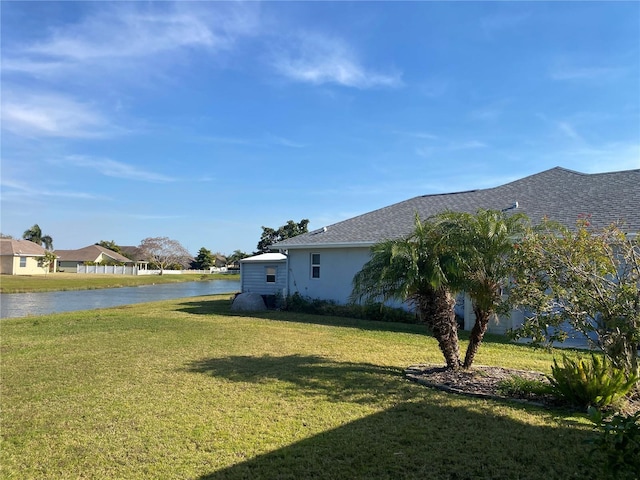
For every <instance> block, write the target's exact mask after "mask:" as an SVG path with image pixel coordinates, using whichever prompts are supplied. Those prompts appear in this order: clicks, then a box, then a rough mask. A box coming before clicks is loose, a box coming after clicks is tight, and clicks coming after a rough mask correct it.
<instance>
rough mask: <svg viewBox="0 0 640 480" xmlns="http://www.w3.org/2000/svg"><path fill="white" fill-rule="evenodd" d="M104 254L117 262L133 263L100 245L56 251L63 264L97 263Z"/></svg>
mask: <svg viewBox="0 0 640 480" xmlns="http://www.w3.org/2000/svg"><path fill="white" fill-rule="evenodd" d="M101 253H103V254H105V255H106V256H108V257H110V258H112V259H113V260H114V261H116V262H122V263H131V262H132V260H131V259H129V258H127V257H125V256H124V255H120V254H119V253H117V252H114V251H113V250H109V249H108V248H104V247H101V246H100V245H89V246H88V247H84V248H79V249H78V250H56V251H55V254H56V255H58V257H59V261H61V262H95V261H96V259H97V258H98V257H99V256H100V254H101Z"/></svg>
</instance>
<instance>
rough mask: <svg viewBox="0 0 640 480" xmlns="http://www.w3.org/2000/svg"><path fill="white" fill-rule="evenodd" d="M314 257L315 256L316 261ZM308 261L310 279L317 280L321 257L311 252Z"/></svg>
mask: <svg viewBox="0 0 640 480" xmlns="http://www.w3.org/2000/svg"><path fill="white" fill-rule="evenodd" d="M314 257H317V261H316V258H314ZM309 261H310V263H311V268H310V271H309V276H310V277H311V279H313V280H317V279H319V278H320V262H321V261H322V259H321V258H320V254H319V253H312V254H311V257H310V259H309Z"/></svg>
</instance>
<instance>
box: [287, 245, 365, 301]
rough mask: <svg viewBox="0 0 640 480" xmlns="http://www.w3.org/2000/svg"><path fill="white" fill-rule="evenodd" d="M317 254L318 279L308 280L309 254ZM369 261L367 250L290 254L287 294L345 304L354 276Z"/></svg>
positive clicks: (339, 249) (309, 277) (332, 250)
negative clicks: (318, 255)
mask: <svg viewBox="0 0 640 480" xmlns="http://www.w3.org/2000/svg"><path fill="white" fill-rule="evenodd" d="M312 253H318V254H320V278H311V254H312ZM367 260H369V248H367V247H362V248H359V247H358V248H356V247H352V248H331V249H327V248H324V249H323V248H315V249H306V248H305V249H295V250H293V249H292V250H289V285H288V289H289V294H290V295H292V294H294V293H299V294H300V295H302V296H304V297H310V298H321V299H324V300H333V301H335V302H338V303H342V304H344V303H347V302H348V301H349V295H350V294H351V288H352V284H351V281H352V280H353V276H354V275H355V274H356V273H358V272H359V271H360V269H361V268H362V266H363V265H364V264H365V263H366V262H367Z"/></svg>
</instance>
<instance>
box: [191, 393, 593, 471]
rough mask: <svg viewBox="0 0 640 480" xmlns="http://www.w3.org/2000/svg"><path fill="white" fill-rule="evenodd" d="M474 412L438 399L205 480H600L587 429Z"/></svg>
mask: <svg viewBox="0 0 640 480" xmlns="http://www.w3.org/2000/svg"><path fill="white" fill-rule="evenodd" d="M473 406H475V407H477V408H473ZM473 406H472V407H471V408H469V407H468V406H452V405H443V402H438V399H437V398H433V396H432V398H428V397H427V398H426V399H422V400H419V401H414V402H403V403H400V404H398V405H396V406H394V407H392V408H390V409H387V410H385V411H382V412H379V413H375V414H373V415H369V416H367V417H365V418H362V419H360V420H356V421H353V422H350V423H347V424H345V425H342V426H340V427H338V428H335V429H332V430H328V431H325V432H322V433H319V434H316V435H313V436H309V437H308V438H305V439H304V440H301V441H297V442H295V443H292V444H291V445H288V446H285V447H283V448H279V449H276V450H274V451H271V452H269V453H265V454H262V455H258V456H256V457H254V458H251V459H250V460H246V461H243V462H241V463H237V464H235V465H232V466H229V467H227V468H224V469H221V470H218V471H215V472H211V473H208V474H205V475H203V476H201V477H200V480H222V479H271V478H278V479H292V480H293V479H414V478H415V479H432V480H439V479H443V480H444V479H448V480H451V479H519V480H527V479H531V480H533V479H536V480H537V479H542V478H544V479H586V478H599V474H600V471H599V467H597V465H598V464H597V463H596V462H598V461H599V459H598V457H591V456H590V453H589V448H588V447H587V448H585V443H584V442H585V441H586V440H587V438H588V437H589V435H590V433H589V432H588V431H585V430H583V429H577V428H571V427H570V426H567V425H556V426H553V427H552V426H536V425H532V424H530V423H525V422H521V421H518V420H514V419H513V418H509V417H508V416H505V415H499V414H496V413H494V410H492V409H491V408H483V407H482V405H481V404H479V403H476V404H474V405H473ZM238 454H239V455H243V452H239V453H238ZM590 464H591V465H594V464H595V465H596V466H592V467H589V465H590Z"/></svg>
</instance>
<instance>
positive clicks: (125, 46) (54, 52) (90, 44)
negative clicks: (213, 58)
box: [2, 2, 259, 76]
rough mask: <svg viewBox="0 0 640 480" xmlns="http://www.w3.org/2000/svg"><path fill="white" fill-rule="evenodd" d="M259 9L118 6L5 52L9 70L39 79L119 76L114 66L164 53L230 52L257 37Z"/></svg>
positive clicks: (153, 60)
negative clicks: (101, 74) (97, 71)
mask: <svg viewBox="0 0 640 480" xmlns="http://www.w3.org/2000/svg"><path fill="white" fill-rule="evenodd" d="M258 12H259V7H256V6H254V5H251V4H248V5H247V4H239V3H228V4H227V3H219V4H216V6H215V8H212V7H211V6H208V5H206V4H200V5H199V4H197V3H196V4H193V3H186V2H185V3H162V2H160V3H151V4H147V3H144V4H143V3H133V4H126V3H121V2H116V3H115V4H112V5H110V6H109V7H108V8H101V9H96V10H95V11H94V12H93V15H92V16H87V17H85V18H83V19H82V20H81V21H80V22H78V23H75V24H71V25H65V26H64V28H63V27H57V28H55V29H52V34H51V35H50V36H49V38H47V39H46V40H43V41H39V42H37V43H31V44H27V45H23V46H21V47H18V48H13V49H11V50H5V52H4V53H3V57H4V58H3V66H2V68H3V70H4V71H5V72H22V73H30V74H34V75H43V74H65V73H67V72H68V71H69V70H73V71H76V72H80V73H82V74H91V73H92V70H91V69H87V67H89V66H93V67H97V68H99V69H100V70H101V71H107V72H108V74H109V75H111V76H112V75H116V74H117V73H118V69H117V68H115V67H122V66H127V65H128V66H130V67H135V68H136V70H137V71H138V72H140V71H141V70H142V69H143V67H144V64H143V63H142V62H145V61H148V62H151V63H157V62H159V61H161V60H159V56H160V55H162V54H171V53H175V52H182V51H185V50H189V49H196V48H199V49H204V50H207V51H210V52H217V51H220V50H225V49H229V48H231V46H232V45H233V44H234V43H235V41H236V40H237V39H238V38H241V37H244V36H251V35H254V34H255V33H256V32H257V30H258V27H257V19H258Z"/></svg>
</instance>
